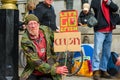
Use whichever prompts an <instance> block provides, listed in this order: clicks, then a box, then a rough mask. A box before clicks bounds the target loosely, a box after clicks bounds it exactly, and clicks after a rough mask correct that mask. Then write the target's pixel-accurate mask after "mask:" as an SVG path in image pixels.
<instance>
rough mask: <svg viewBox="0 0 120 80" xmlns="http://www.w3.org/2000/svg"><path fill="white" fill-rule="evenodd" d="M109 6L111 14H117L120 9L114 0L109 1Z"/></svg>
mask: <svg viewBox="0 0 120 80" xmlns="http://www.w3.org/2000/svg"><path fill="white" fill-rule="evenodd" d="M107 5H108V6H109V8H110V11H111V12H116V11H117V10H118V9H119V7H118V6H117V4H115V3H114V2H113V1H112V0H108V2H107Z"/></svg>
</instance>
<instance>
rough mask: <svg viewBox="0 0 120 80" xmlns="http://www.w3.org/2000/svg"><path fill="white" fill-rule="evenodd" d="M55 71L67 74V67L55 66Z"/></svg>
mask: <svg viewBox="0 0 120 80" xmlns="http://www.w3.org/2000/svg"><path fill="white" fill-rule="evenodd" d="M56 73H57V74H62V75H67V73H68V69H67V67H66V66H60V67H57V68H56Z"/></svg>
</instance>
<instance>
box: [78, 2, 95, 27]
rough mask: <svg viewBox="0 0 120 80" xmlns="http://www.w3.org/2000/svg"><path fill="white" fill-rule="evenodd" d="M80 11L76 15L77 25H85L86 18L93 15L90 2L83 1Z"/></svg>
mask: <svg viewBox="0 0 120 80" xmlns="http://www.w3.org/2000/svg"><path fill="white" fill-rule="evenodd" d="M82 8H83V9H82V11H81V12H80V14H79V17H78V25H79V26H87V22H88V18H89V17H90V16H91V15H93V14H92V13H91V11H90V4H89V3H84V4H83V6H82Z"/></svg>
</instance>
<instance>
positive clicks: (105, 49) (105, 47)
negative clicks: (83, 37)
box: [100, 33, 112, 71]
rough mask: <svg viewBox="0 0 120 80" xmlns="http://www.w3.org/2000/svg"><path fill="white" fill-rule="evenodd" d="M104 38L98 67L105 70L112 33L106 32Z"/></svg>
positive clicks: (109, 52)
mask: <svg viewBox="0 0 120 80" xmlns="http://www.w3.org/2000/svg"><path fill="white" fill-rule="evenodd" d="M105 35H106V38H105V40H104V43H103V49H102V56H101V63H100V69H101V70H103V71H107V63H108V60H109V58H110V54H111V43H112V33H106V34H105Z"/></svg>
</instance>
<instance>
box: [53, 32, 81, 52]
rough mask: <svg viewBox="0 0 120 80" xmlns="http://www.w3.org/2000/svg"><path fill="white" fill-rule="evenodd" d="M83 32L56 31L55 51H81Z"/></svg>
mask: <svg viewBox="0 0 120 80" xmlns="http://www.w3.org/2000/svg"><path fill="white" fill-rule="evenodd" d="M80 45H81V33H80V32H64V33H54V52H65V51H80V50H81V47H80Z"/></svg>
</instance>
